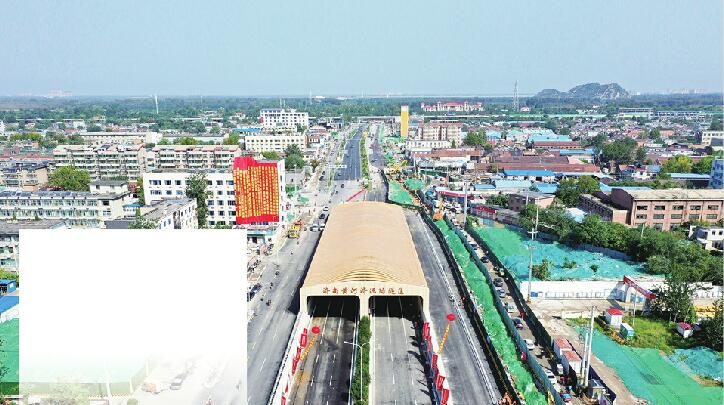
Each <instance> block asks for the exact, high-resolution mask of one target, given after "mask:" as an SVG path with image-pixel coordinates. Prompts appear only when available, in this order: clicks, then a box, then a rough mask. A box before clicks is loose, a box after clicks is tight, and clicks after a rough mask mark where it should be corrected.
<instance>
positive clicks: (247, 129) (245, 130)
mask: <svg viewBox="0 0 724 405" xmlns="http://www.w3.org/2000/svg"><path fill="white" fill-rule="evenodd" d="M233 131H234V132H241V133H245V134H246V133H259V132H261V128H259V127H241V128H234V130H233Z"/></svg>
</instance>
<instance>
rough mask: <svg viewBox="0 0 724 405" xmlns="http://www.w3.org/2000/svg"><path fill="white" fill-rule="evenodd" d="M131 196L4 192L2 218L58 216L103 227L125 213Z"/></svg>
mask: <svg viewBox="0 0 724 405" xmlns="http://www.w3.org/2000/svg"><path fill="white" fill-rule="evenodd" d="M129 199H130V194H96V193H91V192H87V191H36V192H29V191H0V220H32V219H57V220H61V221H63V222H64V223H65V225H66V226H68V227H73V228H101V227H103V223H104V222H105V221H107V220H111V219H116V218H120V217H122V216H123V214H124V212H123V205H124V204H126V203H127V202H129Z"/></svg>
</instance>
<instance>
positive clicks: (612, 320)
mask: <svg viewBox="0 0 724 405" xmlns="http://www.w3.org/2000/svg"><path fill="white" fill-rule="evenodd" d="M621 322H623V311H621V310H620V309H616V308H609V309H607V310H606V323H607V324H609V325H611V326H613V327H614V328H619V327H620V326H621Z"/></svg>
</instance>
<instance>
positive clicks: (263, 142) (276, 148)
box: [244, 130, 307, 153]
mask: <svg viewBox="0 0 724 405" xmlns="http://www.w3.org/2000/svg"><path fill="white" fill-rule="evenodd" d="M306 140H307V139H306V136H305V135H304V134H303V133H301V132H294V131H293V130H290V131H285V132H281V133H273V132H268V131H262V132H258V133H255V134H248V135H246V136H245V137H244V147H245V148H246V150H248V151H252V152H255V153H261V152H270V151H273V152H279V153H281V152H284V149H286V148H287V146H289V145H297V146H298V147H299V149H300V150H304V149H305V148H306V147H307V144H306Z"/></svg>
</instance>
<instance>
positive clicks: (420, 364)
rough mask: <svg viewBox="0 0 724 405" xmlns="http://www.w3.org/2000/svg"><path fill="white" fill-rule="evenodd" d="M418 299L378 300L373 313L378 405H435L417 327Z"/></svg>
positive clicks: (374, 388)
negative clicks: (421, 352)
mask: <svg viewBox="0 0 724 405" xmlns="http://www.w3.org/2000/svg"><path fill="white" fill-rule="evenodd" d="M419 322H420V308H419V305H418V304H417V302H416V300H415V297H376V298H375V299H374V310H373V313H372V331H373V332H372V333H373V336H374V354H373V359H374V360H373V363H374V381H373V384H374V387H373V389H372V391H373V393H372V395H371V397H372V396H373V397H374V403H375V404H385V405H387V404H395V405H396V404H415V405H418V404H419V405H421V404H431V403H432V398H431V396H430V387H429V386H428V382H427V378H426V376H425V363H424V360H423V359H422V355H421V354H420V342H419V340H418V338H417V334H416V333H415V324H419Z"/></svg>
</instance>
